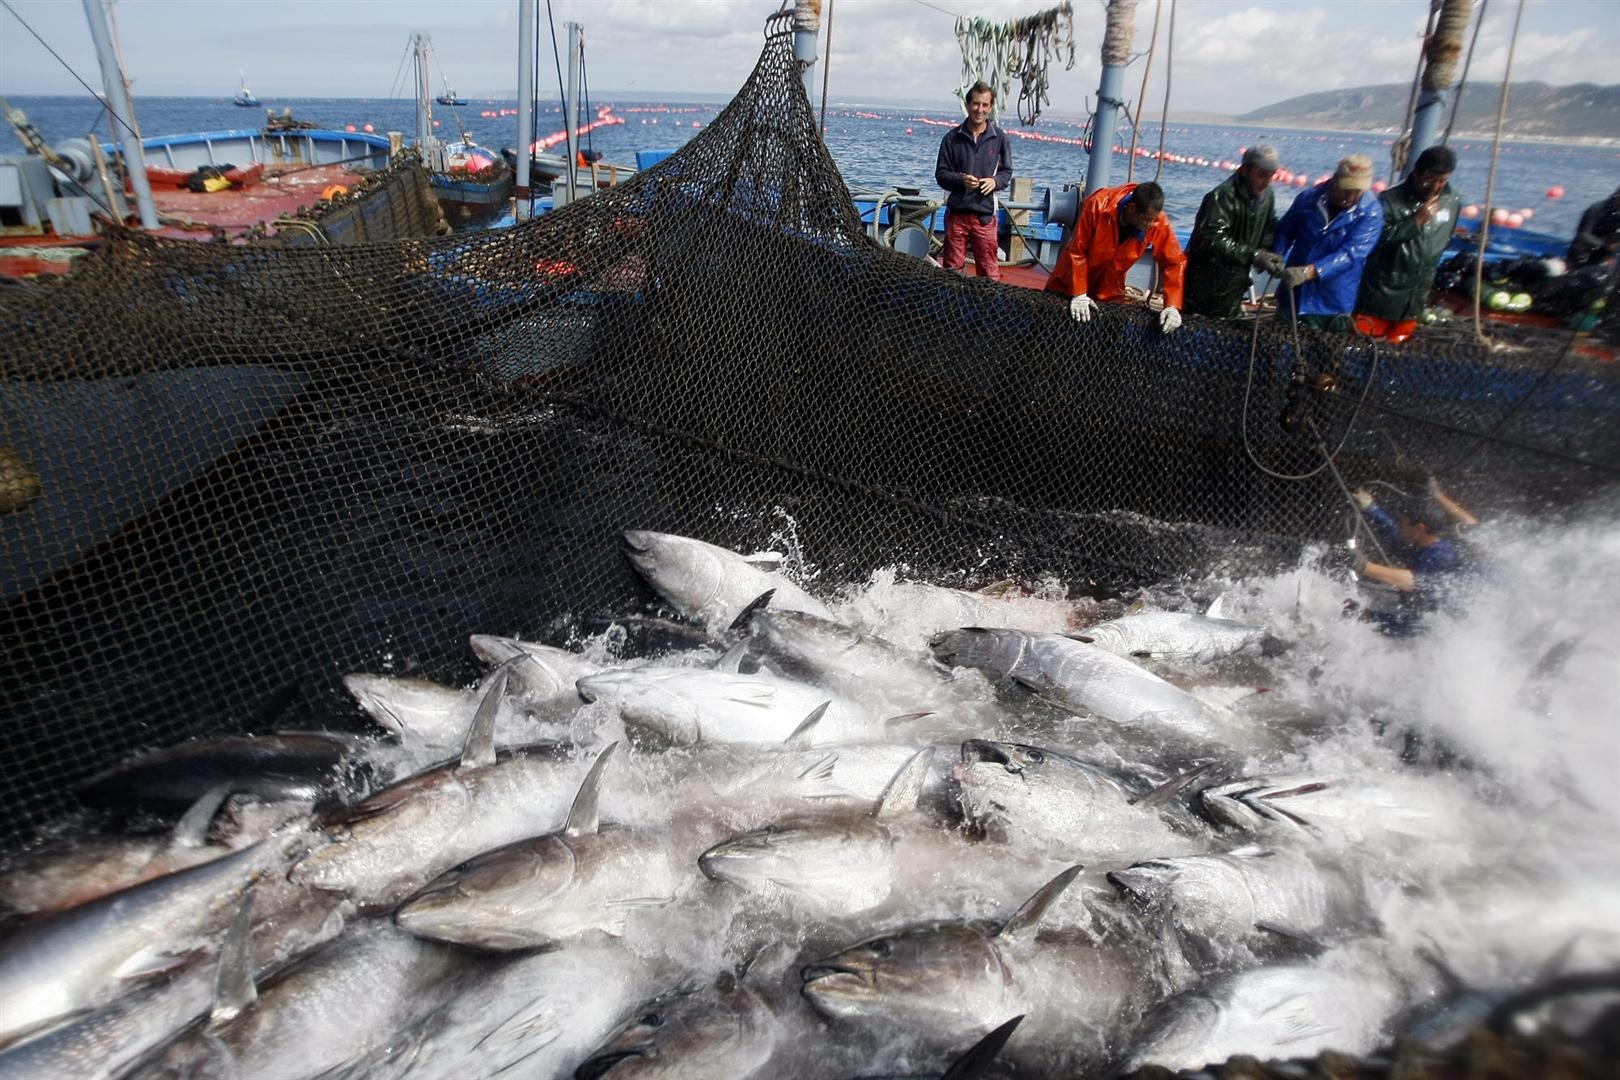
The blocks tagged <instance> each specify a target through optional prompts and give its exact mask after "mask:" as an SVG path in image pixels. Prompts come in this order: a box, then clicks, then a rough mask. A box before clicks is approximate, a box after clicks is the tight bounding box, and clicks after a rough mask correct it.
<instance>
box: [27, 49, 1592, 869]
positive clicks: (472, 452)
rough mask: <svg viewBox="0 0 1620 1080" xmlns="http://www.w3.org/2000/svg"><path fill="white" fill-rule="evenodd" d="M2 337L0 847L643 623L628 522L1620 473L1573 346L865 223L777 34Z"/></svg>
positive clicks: (196, 247)
mask: <svg viewBox="0 0 1620 1080" xmlns="http://www.w3.org/2000/svg"><path fill="white" fill-rule="evenodd" d="M0 335H3V338H4V341H5V342H6V355H5V358H4V380H5V384H4V385H5V400H4V404H3V409H0V445H4V446H8V447H10V448H12V450H13V451H14V453H15V454H16V455H17V457H18V458H20V459H21V460H22V461H25V462H27V463H28V464H29V465H30V466H31V467H32V468H33V469H35V470H37V472H38V473H39V475H40V480H41V487H42V491H43V493H42V494H41V495H40V496H39V497H38V498H36V499H34V500H33V501H31V502H28V503H27V505H26V506H24V507H22V508H18V509H13V510H11V511H10V512H8V513H5V514H4V515H3V516H0V554H3V575H4V577H3V581H0V602H3V607H0V636H3V639H4V641H5V642H6V648H5V657H6V659H5V670H4V673H3V676H0V708H3V711H4V718H5V719H4V724H3V727H0V733H3V734H0V739H3V740H4V762H5V764H4V766H3V767H0V773H3V775H0V798H3V800H4V805H5V808H6V814H5V819H4V821H5V824H4V825H3V826H0V830H3V832H4V840H5V841H6V842H12V841H14V840H15V839H16V838H17V837H18V836H20V835H21V834H22V833H23V832H24V831H25V830H27V829H28V828H29V827H30V826H31V825H32V824H33V823H35V822H37V821H38V820H39V819H40V818H41V817H42V816H43V815H46V814H49V813H52V812H54V811H56V810H58V809H60V808H61V807H63V806H64V805H66V804H67V803H68V802H69V800H70V795H69V792H70V790H71V787H72V785H73V784H74V783H75V782H77V781H79V780H81V779H83V778H84V777H86V776H87V775H89V774H91V773H93V772H94V771H96V770H97V769H99V768H101V767H103V766H105V765H106V764H108V763H110V762H111V761H113V760H115V759H117V758H119V757H121V756H123V755H125V754H126V753H128V752H129V751H131V750H132V749H135V748H137V747H143V746H157V745H165V744H169V743H173V742H175V741H177V740H180V739H183V738H185V737H188V736H192V735H198V734H203V733H214V732H221V731H225V730H230V729H241V728H260V729H263V728H268V727H272V726H283V727H285V726H293V725H296V724H299V723H302V722H309V721H313V720H318V721H325V722H329V721H330V719H331V717H332V716H333V715H337V714H338V710H337V709H336V708H335V706H336V704H337V702H338V695H337V691H336V687H337V678H338V676H340V675H341V674H343V673H345V672H348V671H354V670H365V669H371V670H377V669H388V670H394V671H401V672H406V671H409V672H414V673H418V674H424V675H428V676H431V677H438V678H442V679H457V678H462V677H465V676H466V675H467V674H468V672H467V671H465V670H464V668H463V665H464V664H465V663H466V660H465V659H464V657H465V655H466V652H467V650H466V648H465V640H466V635H467V634H468V633H469V632H472V631H483V632H496V633H518V634H522V635H524V636H528V637H540V638H547V639H551V640H561V639H564V638H566V637H567V636H568V635H569V634H570V633H572V632H574V631H576V630H579V629H582V628H583V629H589V628H590V627H591V626H592V625H594V624H595V621H596V620H599V619H603V618H607V617H610V616H612V615H614V614H623V613H625V612H626V611H629V610H633V609H634V608H636V607H637V606H638V605H641V604H644V603H646V602H647V594H645V593H644V592H643V591H641V589H640V587H639V586H638V585H637V583H636V582H635V581H634V580H633V577H632V574H631V573H630V571H629V570H628V568H627V567H626V565H624V563H623V561H622V560H621V558H620V557H619V555H618V554H617V546H616V537H617V533H618V531H619V530H621V529H624V528H627V527H637V528H652V529H660V530H667V531H671V532H678V533H686V534H691V535H697V536H701V537H704V538H706V539H710V540H713V541H716V542H719V543H723V544H730V545H733V546H737V547H743V548H748V547H751V546H754V545H758V544H761V543H765V542H769V541H770V540H771V539H772V537H773V535H780V534H781V533H782V532H783V531H784V530H787V529H790V528H791V530H793V531H794V532H795V534H796V536H797V538H798V541H799V542H801V543H802V545H803V547H804V549H805V551H806V552H808V553H809V555H810V558H811V562H812V563H813V565H814V567H815V568H816V569H817V570H818V571H819V573H820V580H821V581H822V582H824V583H827V582H838V581H844V580H849V579H858V578H862V577H864V576H865V575H866V574H867V573H868V572H869V571H870V570H871V569H873V568H876V567H880V566H888V565H894V564H896V563H905V564H906V565H908V566H910V567H911V568H913V569H914V570H915V571H916V572H918V573H922V574H944V573H947V572H955V573H958V574H960V573H961V572H962V571H963V569H964V568H974V571H975V572H977V573H980V574H982V575H983V576H984V577H985V578H987V579H989V578H994V577H1000V576H1005V575H1008V574H1020V573H1027V574H1033V573H1054V574H1058V575H1060V576H1061V577H1063V578H1064V579H1065V580H1068V581H1071V582H1073V583H1074V584H1075V585H1076V586H1077V587H1083V588H1099V589H1108V588H1120V587H1124V586H1127V585H1130V584H1132V583H1137V582H1143V581H1148V580H1160V579H1164V578H1166V577H1171V576H1174V575H1176V574H1180V573H1185V572H1189V571H1191V570H1193V569H1195V568H1198V567H1204V566H1208V565H1209V564H1210V563H1211V561H1213V560H1220V559H1232V560H1238V559H1255V560H1277V559H1289V558H1294V557H1296V556H1297V553H1298V550H1299V546H1300V544H1301V543H1302V542H1304V541H1306V540H1310V539H1313V538H1337V537H1340V536H1342V535H1343V533H1342V529H1343V520H1344V514H1345V508H1346V504H1345V500H1344V498H1343V496H1342V493H1341V492H1340V490H1339V488H1338V487H1337V484H1336V482H1335V481H1334V479H1333V474H1332V472H1331V470H1328V469H1324V468H1322V465H1323V455H1322V446H1324V445H1325V446H1326V447H1327V448H1329V449H1332V450H1335V451H1336V453H1337V456H1336V461H1337V463H1338V468H1339V469H1340V470H1342V471H1343V472H1344V473H1345V475H1346V476H1348V477H1350V478H1351V479H1352V482H1354V481H1355V479H1358V478H1363V477H1366V476H1370V475H1379V474H1380V472H1381V471H1382V472H1383V473H1387V472H1388V465H1389V463H1390V461H1391V459H1392V458H1393V456H1394V455H1395V454H1396V453H1397V451H1398V450H1399V451H1404V452H1405V453H1406V454H1407V455H1409V456H1411V457H1412V458H1414V459H1416V460H1419V461H1423V462H1426V463H1431V464H1436V465H1441V466H1443V467H1445V468H1446V469H1447V470H1448V472H1447V482H1448V487H1451V488H1452V489H1454V490H1456V491H1457V492H1458V493H1459V495H1460V496H1461V497H1462V499H1463V501H1465V502H1469V501H1474V502H1480V503H1488V504H1489V505H1491V506H1492V507H1493V508H1494V509H1497V510H1501V509H1503V508H1508V507H1513V506H1523V507H1536V508H1541V507H1545V506H1549V505H1551V506H1561V505H1567V504H1569V503H1571V502H1573V501H1575V500H1578V499H1579V498H1580V497H1581V496H1582V495H1584V494H1586V493H1587V492H1589V491H1591V490H1592V489H1593V488H1595V487H1597V486H1599V485H1601V484H1603V483H1605V482H1607V481H1608V480H1609V479H1610V478H1611V477H1612V476H1613V474H1614V470H1615V469H1616V467H1617V466H1620V425H1616V424H1615V423H1614V422H1613V418H1614V417H1615V416H1616V415H1617V414H1620V379H1617V378H1616V376H1615V374H1614V372H1613V370H1612V365H1611V364H1605V363H1604V362H1602V361H1600V360H1598V359H1594V358H1592V357H1589V356H1587V355H1585V354H1584V353H1582V352H1581V351H1579V350H1578V349H1576V348H1573V347H1568V346H1570V344H1571V343H1570V342H1568V341H1567V340H1566V335H1561V334H1552V335H1547V336H1543V337H1541V338H1538V339H1527V340H1526V341H1522V342H1518V343H1516V344H1515V345H1514V347H1513V348H1511V349H1508V350H1498V351H1487V350H1486V349H1484V348H1482V347H1481V346H1479V345H1477V344H1475V343H1474V342H1473V341H1472V340H1471V339H1458V338H1449V337H1444V336H1440V335H1428V336H1426V337H1420V338H1419V339H1417V340H1415V341H1414V342H1412V343H1410V344H1408V345H1406V346H1403V347H1399V348H1388V347H1386V348H1382V349H1379V350H1377V351H1375V350H1374V349H1373V348H1372V346H1371V345H1370V344H1368V343H1366V342H1364V341H1362V340H1360V339H1355V338H1350V339H1346V338H1341V337H1337V336H1329V335H1315V334H1308V333H1305V334H1302V335H1301V336H1300V337H1299V338H1298V339H1297V340H1296V337H1295V335H1294V334H1292V333H1289V332H1288V331H1287V330H1286V329H1285V328H1283V326H1282V325H1281V324H1280V323H1273V322H1267V323H1264V324H1263V325H1262V326H1261V327H1260V329H1259V332H1258V336H1257V337H1253V338H1252V337H1251V329H1250V328H1249V327H1248V326H1239V327H1227V326H1218V325H1215V324H1211V323H1207V322H1202V321H1200V320H1197V319H1189V320H1188V324H1187V326H1185V327H1184V328H1183V329H1182V330H1181V331H1180V332H1178V333H1177V334H1175V335H1173V336H1170V337H1164V336H1161V335H1160V334H1159V332H1158V329H1157V322H1156V320H1155V319H1154V318H1152V317H1151V316H1150V315H1149V314H1148V313H1146V312H1144V311H1142V310H1140V309H1126V308H1114V309H1108V310H1105V311H1104V312H1103V314H1102V315H1101V316H1100V317H1098V318H1097V319H1095V320H1094V321H1093V322H1091V323H1090V324H1088V325H1084V326H1082V325H1077V324H1075V323H1073V322H1072V321H1071V320H1070V319H1069V318H1068V316H1067V313H1066V309H1065V304H1064V303H1063V302H1061V301H1060V300H1059V299H1057V298H1055V297H1049V296H1044V295H1041V294H1037V293H1033V292H1029V291H1026V290H1019V289H1015V288H1010V287H1000V286H992V285H988V284H985V283H982V282H978V281H972V280H968V279H965V278H962V277H958V276H955V275H951V274H947V273H944V272H942V271H940V270H938V269H936V268H934V267H932V266H929V265H926V264H924V263H921V262H918V261H915V260H913V259H910V258H907V257H905V256H902V255H897V254H895V253H893V252H889V251H885V250H881V249H879V248H877V247H876V246H875V245H873V244H872V243H870V242H869V241H868V240H867V239H866V238H865V237H864V235H863V232H862V228H861V224H860V221H859V218H858V216H857V214H856V212H855V210H854V207H853V205H852V204H851V201H850V197H849V193H848V191H847V189H846V188H845V186H844V184H843V182H842V181H841V179H840V177H839V174H838V171H837V169H836V168H835V166H834V164H833V162H832V160H831V159H830V158H829V156H828V155H827V153H826V150H825V148H824V147H823V146H822V144H821V142H820V139H819V137H818V136H817V134H816V129H815V126H814V123H813V121H812V119H811V113H810V109H809V106H808V103H807V101H806V99H805V97H804V93H803V90H802V89H801V86H800V82H799V77H798V72H797V69H796V67H795V66H794V64H793V60H792V57H791V49H790V46H789V44H788V40H787V38H786V37H780V36H779V37H776V38H773V39H772V40H771V41H770V42H769V44H768V45H767V47H766V49H765V51H764V53H763V55H762V58H761V61H760V64H759V67H758V69H757V70H756V71H755V73H754V75H753V77H752V78H751V79H750V81H749V82H748V84H747V85H746V86H745V87H744V88H743V89H742V91H741V92H740V93H739V94H738V95H737V97H736V98H735V99H734V100H733V102H732V103H731V104H730V106H728V107H727V109H726V110H725V111H724V112H723V113H722V114H721V115H720V116H719V117H718V118H717V119H716V120H715V121H714V122H713V123H712V124H711V125H710V126H709V128H708V129H707V131H705V132H704V133H703V134H702V135H701V136H700V137H698V138H695V139H693V140H692V142H691V143H689V144H688V145H687V146H686V147H685V148H684V149H683V150H681V151H680V152H679V153H677V154H675V155H674V156H673V157H671V158H669V159H668V160H666V161H665V162H664V163H662V164H661V165H660V166H659V167H658V168H656V169H654V170H651V171H649V172H645V173H642V174H640V175H638V176H637V177H636V178H635V179H634V180H633V181H632V182H630V183H628V184H626V185H624V186H622V187H619V188H616V189H613V190H610V191H605V192H601V193H599V194H597V195H595V196H593V197H592V198H591V199H589V200H587V201H584V202H580V203H577V204H575V205H572V206H570V207H567V208H566V209H564V210H562V211H559V212H556V213H551V214H547V215H545V216H544V217H542V218H539V219H537V220H535V221H532V222H528V223H525V224H522V225H520V226H518V227H516V228H513V229H510V230H504V231H500V232H488V233H474V234H459V235H455V236H449V237H440V238H435V239H430V240H419V241H408V242H401V243H389V244H373V245H359V246H270V245H262V246H249V247H228V246H224V245H212V244H200V243H197V244H188V243H171V242H164V241H157V240H150V239H140V238H133V239H125V240H123V241H121V242H118V243H116V244H112V245H109V246H108V247H107V248H105V249H104V250H101V251H99V252H97V253H94V254H92V255H90V256H87V257H85V258H83V259H81V260H80V261H79V263H78V265H77V266H76V269H75V271H74V273H73V274H71V275H69V276H67V277H66V278H64V279H61V280H58V281H55V282H51V283H41V284H28V285H19V286H10V287H4V288H0ZM1251 358H1252V359H1251ZM1324 376H1325V377H1327V378H1328V379H1331V381H1332V382H1331V387H1330V388H1327V389H1323V390H1320V391H1303V392H1302V391H1301V390H1299V389H1298V387H1300V386H1306V385H1310V386H1315V385H1318V384H1317V382H1316V380H1317V379H1318V377H1324ZM1300 380H1305V381H1304V382H1301V381H1300ZM1285 412H1293V413H1294V414H1296V415H1297V416H1298V417H1300V418H1308V420H1309V421H1310V422H1309V423H1305V424H1302V425H1296V426H1297V427H1299V428H1300V430H1297V431H1289V430H1285V429H1284V426H1283V425H1282V424H1281V423H1280V422H1279V417H1280V416H1281V415H1283V414H1284V413H1285ZM1318 438H1320V440H1321V441H1320V442H1319V441H1318ZM1582 463H1585V464H1582ZM1298 474H1310V475H1309V477H1308V478H1307V479H1298V480H1296V479H1289V478H1288V477H1290V476H1294V475H1298Z"/></svg>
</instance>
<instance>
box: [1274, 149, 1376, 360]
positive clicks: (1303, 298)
mask: <svg viewBox="0 0 1620 1080" xmlns="http://www.w3.org/2000/svg"><path fill="white" fill-rule="evenodd" d="M1372 174H1373V163H1372V158H1370V157H1368V156H1367V155H1366V154H1351V155H1350V156H1349V157H1347V158H1344V159H1343V160H1341V161H1340V162H1339V167H1338V169H1337V170H1335V172H1334V173H1333V175H1332V176H1331V177H1330V178H1328V179H1327V180H1324V181H1323V182H1322V183H1320V184H1318V185H1316V186H1315V187H1313V188H1306V189H1305V190H1304V191H1302V192H1300V193H1299V196H1298V197H1297V198H1296V199H1295V200H1294V205H1293V206H1291V207H1289V208H1288V213H1286V214H1284V215H1283V219H1282V221H1280V222H1278V224H1277V236H1276V239H1275V240H1274V241H1273V242H1272V248H1273V250H1275V251H1276V252H1277V254H1279V255H1281V256H1282V257H1283V259H1284V261H1285V262H1286V263H1287V269H1285V270H1284V271H1283V273H1282V281H1283V287H1282V288H1280V289H1279V290H1277V310H1278V311H1279V312H1281V313H1283V315H1284V316H1285V317H1286V316H1287V313H1288V312H1290V311H1293V312H1294V313H1295V314H1297V315H1298V316H1299V321H1300V322H1301V323H1302V324H1303V325H1305V326H1309V327H1312V328H1314V329H1317V330H1334V331H1340V332H1342V331H1345V330H1348V329H1350V313H1351V310H1352V309H1353V308H1354V307H1355V305H1356V291H1357V289H1359V288H1360V286H1361V271H1362V268H1363V267H1365V266H1366V264H1367V256H1368V255H1369V254H1371V253H1372V249H1373V247H1374V246H1376V245H1377V243H1378V233H1379V231H1380V230H1381V229H1382V228H1383V224H1384V208H1383V204H1382V203H1380V202H1379V201H1378V200H1377V199H1370V198H1366V197H1365V196H1366V194H1367V191H1368V189H1369V188H1371V187H1372Z"/></svg>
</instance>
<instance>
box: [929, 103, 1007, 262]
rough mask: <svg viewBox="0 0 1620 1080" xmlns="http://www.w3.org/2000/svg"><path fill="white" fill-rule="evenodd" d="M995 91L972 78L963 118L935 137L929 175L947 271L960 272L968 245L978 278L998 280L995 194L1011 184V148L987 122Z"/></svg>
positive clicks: (1002, 136) (999, 130)
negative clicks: (939, 203) (939, 207)
mask: <svg viewBox="0 0 1620 1080" xmlns="http://www.w3.org/2000/svg"><path fill="white" fill-rule="evenodd" d="M995 105H996V92H995V91H994V90H992V89H991V88H990V87H989V86H987V85H985V83H983V82H976V83H974V84H973V87H972V89H970V90H969V91H968V96H967V119H966V120H963V121H962V124H961V126H960V127H954V128H952V129H951V130H949V131H947V132H946V133H945V137H944V138H943V139H941V140H940V141H939V161H938V162H937V163H936V164H935V166H934V179H935V180H937V181H939V186H940V187H942V188H944V189H945V190H946V192H948V194H947V195H946V197H945V253H944V256H943V265H944V267H945V269H947V270H960V269H962V267H963V264H965V263H966V262H967V249H968V247H969V246H971V247H972V248H973V266H974V269H975V271H976V272H977V273H978V275H979V276H980V277H987V278H990V279H991V280H992V281H1000V280H1001V265H1000V263H999V262H997V260H996V192H997V191H1001V190H1004V189H1005V188H1006V187H1007V185H1008V184H1010V183H1012V148H1011V146H1010V145H1008V140H1007V136H1006V134H1005V133H1004V132H1003V131H1002V130H1001V129H1000V128H999V127H997V126H996V125H995V124H992V123H991V122H990V112H991V110H992V109H994V108H995Z"/></svg>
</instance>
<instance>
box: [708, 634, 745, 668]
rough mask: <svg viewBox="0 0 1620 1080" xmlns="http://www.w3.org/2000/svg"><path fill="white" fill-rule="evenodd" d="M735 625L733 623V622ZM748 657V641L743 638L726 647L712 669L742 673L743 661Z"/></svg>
mask: <svg viewBox="0 0 1620 1080" xmlns="http://www.w3.org/2000/svg"><path fill="white" fill-rule="evenodd" d="M733 625H735V624H733ZM747 659H748V641H747V639H746V638H745V639H744V640H742V641H739V642H737V644H735V645H733V646H732V647H731V648H729V649H727V650H726V651H725V652H724V653H723V654H722V655H721V656H720V658H719V659H718V660H716V661H715V662H714V670H716V671H725V672H729V673H731V674H733V675H741V674H742V673H743V669H742V668H743V662H744V661H745V660H747Z"/></svg>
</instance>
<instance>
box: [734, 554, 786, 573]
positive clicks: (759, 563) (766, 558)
mask: <svg viewBox="0 0 1620 1080" xmlns="http://www.w3.org/2000/svg"><path fill="white" fill-rule="evenodd" d="M786 558H787V557H786V556H785V555H783V554H782V553H781V552H780V551H756V552H754V553H753V554H752V555H744V556H743V557H742V561H743V562H745V563H747V564H748V565H749V566H752V567H753V568H754V569H755V570H763V571H765V572H766V573H768V574H769V573H774V572H775V571H777V570H780V569H782V563H783V562H784V561H786Z"/></svg>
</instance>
